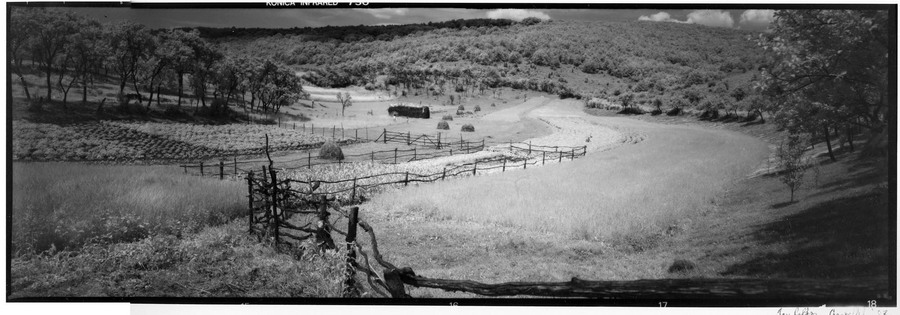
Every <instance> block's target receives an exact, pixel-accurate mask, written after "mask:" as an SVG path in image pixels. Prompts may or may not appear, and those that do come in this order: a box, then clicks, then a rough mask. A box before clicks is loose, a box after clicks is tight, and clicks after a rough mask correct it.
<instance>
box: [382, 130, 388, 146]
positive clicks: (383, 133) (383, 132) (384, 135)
mask: <svg viewBox="0 0 900 315" xmlns="http://www.w3.org/2000/svg"><path fill="white" fill-rule="evenodd" d="M381 135H382V136H383V138H384V143H387V128H385V129H384V131H382V132H381Z"/></svg>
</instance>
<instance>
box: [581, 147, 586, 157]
mask: <svg viewBox="0 0 900 315" xmlns="http://www.w3.org/2000/svg"><path fill="white" fill-rule="evenodd" d="M581 150H582V152H581V156H585V155H587V146H584V148H582V149H581Z"/></svg>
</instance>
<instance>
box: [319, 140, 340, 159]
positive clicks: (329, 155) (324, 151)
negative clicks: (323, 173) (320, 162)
mask: <svg viewBox="0 0 900 315" xmlns="http://www.w3.org/2000/svg"><path fill="white" fill-rule="evenodd" d="M319 158H321V159H326V160H338V161H340V160H343V159H344V152H343V151H341V147H340V146H338V144H337V143H334V142H331V141H328V142H325V144H324V145H322V148H321V149H319Z"/></svg>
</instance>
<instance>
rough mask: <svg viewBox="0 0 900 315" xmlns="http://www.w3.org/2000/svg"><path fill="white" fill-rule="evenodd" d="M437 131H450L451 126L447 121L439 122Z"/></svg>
mask: <svg viewBox="0 0 900 315" xmlns="http://www.w3.org/2000/svg"><path fill="white" fill-rule="evenodd" d="M437 129H443V130H450V124H448V123H447V121H445V120H441V121H439V122H438V127H437Z"/></svg>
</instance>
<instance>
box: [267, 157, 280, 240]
mask: <svg viewBox="0 0 900 315" xmlns="http://www.w3.org/2000/svg"><path fill="white" fill-rule="evenodd" d="M269 178H271V179H272V220H273V221H274V222H275V224H273V226H274V230H275V250H276V251H278V243H279V241H280V240H279V238H278V223H279V222H278V219H279V218H278V180H277V177H276V175H275V170H274V169H272V168H269Z"/></svg>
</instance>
